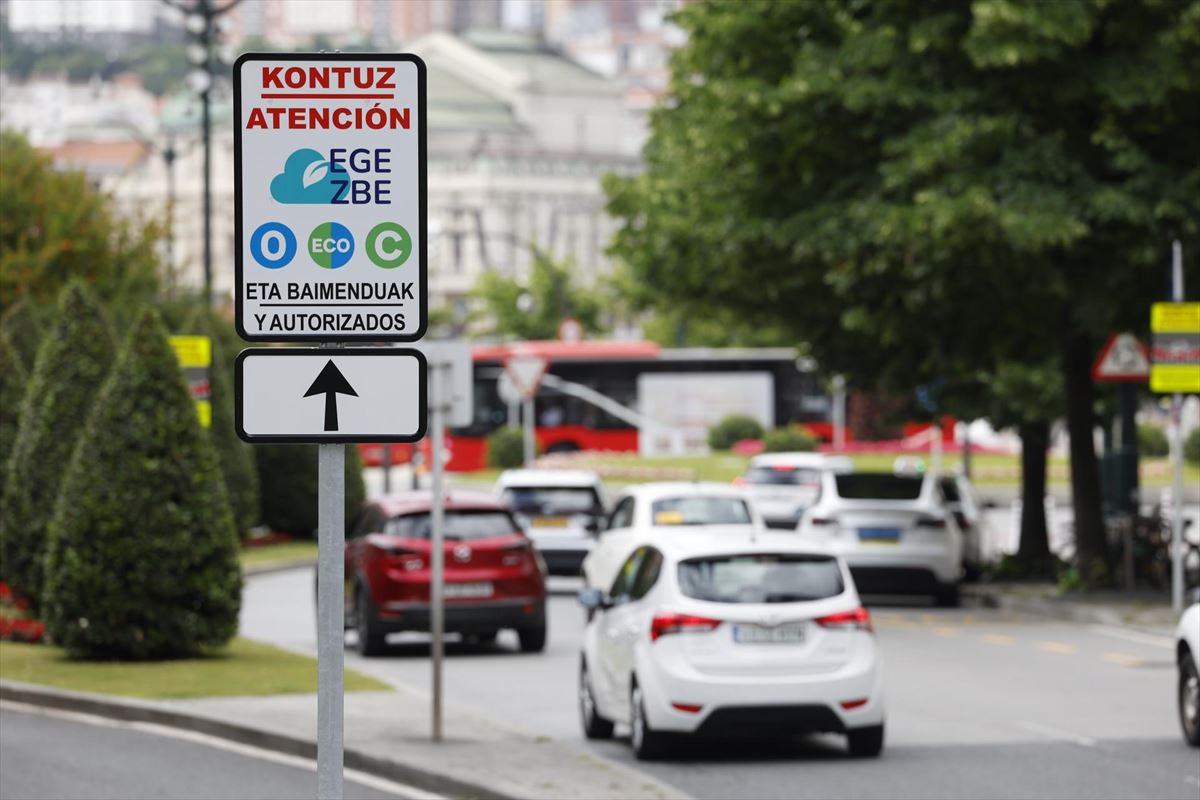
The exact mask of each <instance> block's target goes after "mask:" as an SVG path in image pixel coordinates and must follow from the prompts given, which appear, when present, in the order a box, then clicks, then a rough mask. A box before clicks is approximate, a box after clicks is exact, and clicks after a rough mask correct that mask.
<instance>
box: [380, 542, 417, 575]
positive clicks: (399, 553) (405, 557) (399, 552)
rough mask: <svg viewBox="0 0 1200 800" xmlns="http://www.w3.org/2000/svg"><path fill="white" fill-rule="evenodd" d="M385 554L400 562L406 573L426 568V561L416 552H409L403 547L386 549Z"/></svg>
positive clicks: (384, 549)
mask: <svg viewBox="0 0 1200 800" xmlns="http://www.w3.org/2000/svg"><path fill="white" fill-rule="evenodd" d="M383 552H384V553H386V554H387V556H388V558H392V559H395V560H396V561H399V562H400V566H402V567H404V569H405V571H406V572H412V571H413V570H418V569H421V568H422V567H424V566H425V559H424V558H423V557H422V556H421V554H420V553H418V552H417V551H416V550H407V549H405V548H403V547H385V548H383Z"/></svg>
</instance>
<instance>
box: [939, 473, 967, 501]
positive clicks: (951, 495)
mask: <svg viewBox="0 0 1200 800" xmlns="http://www.w3.org/2000/svg"><path fill="white" fill-rule="evenodd" d="M941 487H942V497H944V498H946V502H947V503H957V502H959V501H960V500H961V499H962V498H961V497H960V496H959V494H958V481H956V480H954V478H942V480H941Z"/></svg>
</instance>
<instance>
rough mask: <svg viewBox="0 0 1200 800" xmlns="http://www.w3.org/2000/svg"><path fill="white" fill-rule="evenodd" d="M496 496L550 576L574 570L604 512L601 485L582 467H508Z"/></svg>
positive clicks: (589, 547)
mask: <svg viewBox="0 0 1200 800" xmlns="http://www.w3.org/2000/svg"><path fill="white" fill-rule="evenodd" d="M496 495H497V496H498V497H499V498H500V501H501V502H503V503H504V504H505V505H507V506H508V507H509V508H510V509H512V512H513V514H514V516H516V518H517V521H518V522H520V523H521V526H522V527H523V528H525V532H526V533H527V534H528V536H529V538H530V540H531V541H532V542H533V546H534V547H535V548H537V551H538V552H539V553H541V555H542V559H543V560H544V561H545V562H546V569H547V571H548V572H549V573H550V574H551V575H578V574H579V568H580V565H581V564H582V563H583V559H584V558H586V557H587V554H588V553H590V552H591V550H592V547H593V546H594V545H595V543H596V535H597V534H598V533H599V531H600V528H601V525H602V524H603V521H604V517H605V507H604V488H603V486H602V485H601V483H600V477H599V476H598V475H597V474H596V473H595V472H591V471H588V470H551V469H510V470H506V471H505V472H502V473H500V477H499V479H498V480H497V481H496Z"/></svg>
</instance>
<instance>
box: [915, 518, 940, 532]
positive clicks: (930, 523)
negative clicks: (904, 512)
mask: <svg viewBox="0 0 1200 800" xmlns="http://www.w3.org/2000/svg"><path fill="white" fill-rule="evenodd" d="M917 527H918V528H934V529H938V530H940V529H942V528H945V527H946V520H945V519H943V518H942V517H918V518H917Z"/></svg>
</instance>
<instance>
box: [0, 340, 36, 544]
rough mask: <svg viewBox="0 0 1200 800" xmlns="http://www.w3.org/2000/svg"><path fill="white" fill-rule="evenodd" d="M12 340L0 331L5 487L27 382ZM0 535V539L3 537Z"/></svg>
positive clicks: (1, 478)
mask: <svg viewBox="0 0 1200 800" xmlns="http://www.w3.org/2000/svg"><path fill="white" fill-rule="evenodd" d="M28 377H29V376H28V375H27V374H26V372H25V365H24V363H22V361H21V358H20V356H19V355H18V353H17V348H16V347H14V346H13V343H12V340H11V339H10V338H9V337H8V334H6V333H5V332H4V331H3V330H0V483H3V484H5V485H7V484H8V457H9V455H10V454H11V453H12V448H13V442H14V441H16V438H17V428H18V426H19V423H20V420H21V413H20V412H21V398H22V396H23V395H24V393H25V384H26V382H27V380H28ZM3 535H4V534H3V533H0V537H3Z"/></svg>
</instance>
